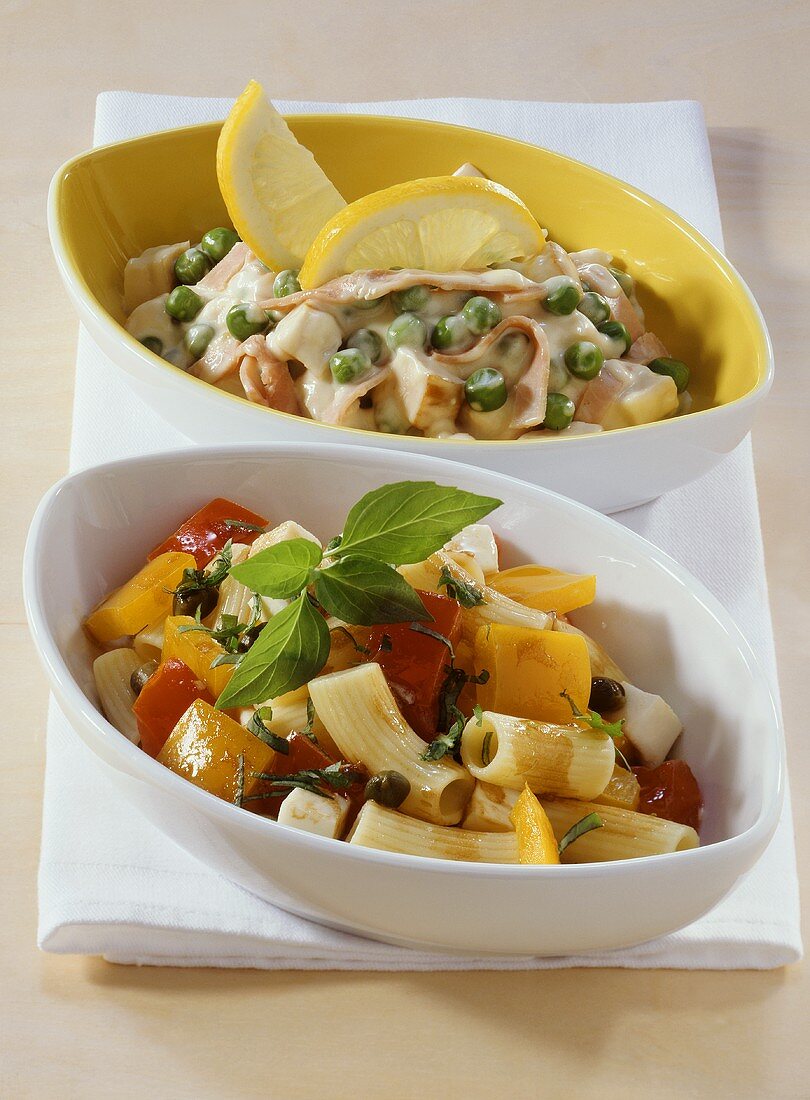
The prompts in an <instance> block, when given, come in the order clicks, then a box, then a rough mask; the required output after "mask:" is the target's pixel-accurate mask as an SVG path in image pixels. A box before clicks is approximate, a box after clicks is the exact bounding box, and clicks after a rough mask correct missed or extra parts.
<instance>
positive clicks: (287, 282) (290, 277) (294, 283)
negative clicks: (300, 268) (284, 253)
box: [273, 268, 301, 298]
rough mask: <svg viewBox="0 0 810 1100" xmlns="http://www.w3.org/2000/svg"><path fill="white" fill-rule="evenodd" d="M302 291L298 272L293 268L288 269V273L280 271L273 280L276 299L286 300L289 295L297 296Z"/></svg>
mask: <svg viewBox="0 0 810 1100" xmlns="http://www.w3.org/2000/svg"><path fill="white" fill-rule="evenodd" d="M300 289H301V284H300V283H299V282H298V272H297V271H293V270H292V268H287V269H286V271H279V273H278V275H276V277H275V279H274V280H273V297H274V298H286V297H287V295H288V294H297V293H298V291H299V290H300Z"/></svg>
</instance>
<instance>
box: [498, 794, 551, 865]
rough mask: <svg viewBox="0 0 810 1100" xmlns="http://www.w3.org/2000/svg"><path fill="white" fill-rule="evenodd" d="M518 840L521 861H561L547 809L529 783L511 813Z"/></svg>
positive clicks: (519, 859)
mask: <svg viewBox="0 0 810 1100" xmlns="http://www.w3.org/2000/svg"><path fill="white" fill-rule="evenodd" d="M509 816H510V817H511V819H512V824H513V825H514V826H515V832H516V834H517V842H518V861H519V862H520V863H559V862H560V852H559V848H558V847H557V838H556V837H555V836H554V830H553V829H552V828H551V822H550V821H549V819H548V817H547V816H546V811H545V810H544V809H543V807H542V806H541V805H540V802H539V801H538V799H537V797H536V796H535V795H534V794H533V793H532V791H531V790H530V789H529V785H528V783H527V784H526V786H525V787H524V788H523V791H522V792H521V793H520V794H519V795H518V800H517V802H516V803H515V805H514V807H513V809H512V812H511V814H510V815H509Z"/></svg>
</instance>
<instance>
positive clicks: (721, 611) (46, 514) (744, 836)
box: [23, 442, 786, 881]
mask: <svg viewBox="0 0 810 1100" xmlns="http://www.w3.org/2000/svg"><path fill="white" fill-rule="evenodd" d="M285 455H287V456H291V457H305V458H307V459H310V458H315V457H317V458H318V459H319V461H320V464H321V465H323V464H324V463H325V464H326V465H327V466H328V467H329V468H331V467H332V466H334V465H335V464H338V465H339V464H340V463H341V462H342V461H345V460H356V461H365V462H370V463H372V464H373V461H374V459H375V458H377V457H378V453H377V452H376V451H375V450H374V449H372V448H368V447H357V446H346V445H342V444H327V443H319V444H311V445H306V446H305V445H303V444H300V443H261V442H253V443H239V444H221V445H214V446H209V447H205V448H200V447H186V448H180V449H177V450H166V451H158V452H154V453H151V454H148V455H139V456H134V457H131V458H122V459H117V460H115V461H113V462H107V463H104V464H103V465H99V466H92V467H87V468H85V469H83V470H80V471H77V472H75V473H71V474H68V475H66V476H65V477H63V478H61V479H60V480H59V481H58V482H56V484H55V485H53V486H52V487H51V488H50V489H49V490H48V491H47V492H46V494H45V495H44V496H43V498H42V500H41V501H40V503H39V505H38V507H37V509H36V512H35V514H34V516H33V518H32V521H31V526H30V528H29V532H28V537H27V540H26V546H25V552H24V558H23V562H24V568H23V596H24V604H25V611H26V616H27V619H28V624H29V628H30V631H31V635H32V637H33V640H34V644H35V647H36V650H37V653H38V655H39V658H40V660H41V662H42V664H43V665H44V667H45V670H46V673H47V675H48V678H49V680H50V683H51V686H52V688H53V690H54V692H55V694H56V696H57V700H58V701H59V702H60V705H61V700H62V699H63V698H64V699H65V700H66V701H67V704H68V706H69V708H70V710H71V712H73V713H78V714H79V716H80V719H81V721H82V722H83V723H84V725H85V726H87V727H90V728H91V729H92V730H93V732H94V734H95V735H96V736H97V737H100V738H102V739H103V740H104V741H105V744H106V748H107V751H108V752H110V753H111V754H112V756H113V757H116V758H117V759H118V760H119V761H120V762H121V766H120V767H118V765H114V764H111V765H110V766H112V767H115V768H116V769H117V770H122V771H124V772H125V773H128V774H130V775H132V774H133V773H134V774H136V775H139V777H140V778H141V779H142V780H144V781H145V782H148V783H149V784H150V785H152V786H155V787H158V788H160V789H161V790H162V791H163V792H164V793H166V794H168V795H169V796H171V795H174V796H175V797H176V798H177V799H179V800H180V801H182V800H183V799H189V800H190V801H191V803H192V805H194V806H195V807H197V808H198V809H199V811H200V812H201V813H203V814H206V815H208V816H209V817H211V816H213V817H214V818H215V819H216V820H217V822H218V823H219V822H221V823H222V824H223V825H224V826H226V827H228V826H233V825H236V824H239V825H240V826H241V827H242V828H243V829H246V830H248V832H250V833H251V834H252V835H254V836H256V837H263V838H264V839H265V840H266V839H267V838H268V837H272V836H273V834H274V831H275V830H276V829H283V830H284V832H285V833H286V834H287V839H288V840H289V841H291V842H293V843H297V844H300V846H301V847H302V848H303V849H305V850H311V851H313V852H314V853H315V854H317V853H320V854H327V853H328V852H334V853H338V852H339V851H342V852H343V858H344V859H350V860H357V861H359V862H361V863H371V864H375V865H378V866H391V865H392V863H393V866H394V867H400V866H401V867H408V868H411V869H414V870H423V871H428V872H433V873H443V874H461V875H479V876H483V877H485V878H496V879H504V878H514V877H517V878H518V879H519V880H520V881H528V880H530V879H531V878H533V877H535V878H541V879H542V878H547V877H548V876H558V877H563V878H569V879H584V878H594V877H595V878H602V877H603V876H605V875H608V876H611V877H616V876H626V875H631V876H634V877H635V876H637V875H639V874H641V875H651V876H655V875H657V874H658V873H659V872H660V871H661V870H662V869H663V870H666V869H667V868H669V866H670V864H672V861H673V860H675V861H677V862H676V864H675V866H680V867H682V868H686V867H687V866H689V865H691V864H693V865H695V866H696V868H702V869H703V870H704V872H705V871H708V870H709V869H710V868H711V867H714V866H715V865H718V864H719V863H725V862H726V861H729V860H737V861H739V860H742V861H743V862H744V861H745V860H746V859H750V863H749V864H748V866H750V864H751V863H753V861H754V860H755V859H756V858H758V856H759V854H760V853H761V851H762V850H764V847H765V845H766V844H767V842H768V840H769V839H770V837H771V836H772V835H773V832H774V831H775V829H776V826H777V823H778V821H779V816H780V813H781V809H782V803H783V799H784V791H785V781H786V780H785V776H786V756H785V737H784V729H783V724H782V717H781V711H780V708H779V705H778V702H777V699H776V695H775V690H774V686H773V685H772V683H771V680H770V678H769V677H768V676H767V674H766V672H765V669H764V668H763V666H762V665H761V663H760V661H759V660H758V658H757V657H756V655H755V654H754V652H753V650H752V649H751V646H750V645H749V643H748V640H747V638H746V637H745V635H744V634H743V633H742V631H741V629H740V628H739V627H738V626H737V624H736V622H735V621H734V620H733V618H732V617H731V615H730V613H729V612H728V611H727V610H726V609H725V608H724V607H723V605H722V604H721V603H720V601H719V600H718V599H717V598H716V597H715V596H714V595H712V593H711V592H709V590H708V589H707V588H706V587H705V586H704V585H703V584H702V583H701V582H700V581H699V580H697V578H695V577H694V576H693V575H692V574H691V573H689V571H688V570H686V569H684V568H683V567H682V566H681V565H679V564H678V562H676V561H675V560H674V559H673V558H671V557H670V556H669V555H668V554H667V553H666V552H665V551H663V550H660V549H659V548H658V547H657V546H655V545H654V544H653V543H651V542H649V541H648V540H647V539H645V538H644V537H643V536H641V535H639V534H637V533H636V532H635V531H632V530H630V529H629V528H627V527H625V526H624V525H623V524H621V523H619V522H618V521H616V520H614V519H612V518H611V517H609V516H605V515H603V514H602V513H600V512H597V511H595V510H594V509H592V508H589V507H587V506H586V505H584V504H580V503H578V502H577V501H574V500H570V499H569V498H567V497H564V496H562V495H561V494H559V493H555V492H553V491H551V490H549V489H544V488H541V487H539V486H536V485H532V484H531V483H528V482H525V481H521V480H520V479H518V478H514V477H511V476H509V475H507V474H501V473H496V472H495V471H489V470H484V471H481V472H482V473H483V474H484V475H485V476H487V477H490V478H492V479H494V481H496V482H498V483H501V484H503V485H504V487H505V489H506V490H507V491H508V489H509V488H510V487H512V486H516V487H517V488H518V489H519V490H520V491H521V492H525V491H526V490H529V492H530V493H531V495H532V496H534V497H536V498H537V499H538V502H539V503H540V502H542V501H543V499H545V500H547V501H549V500H550V501H552V502H553V503H554V504H555V505H557V506H560V505H562V507H563V510H564V511H568V512H569V513H570V514H572V515H577V514H578V515H581V516H584V517H586V519H587V522H588V523H591V524H592V525H593V526H594V528H595V529H597V530H598V529H603V530H610V531H613V532H614V533H615V532H616V531H620V532H621V534H622V537H623V538H625V539H626V542H627V543H628V544H629V547H630V548H631V549H633V550H635V551H636V552H637V553H638V554H639V555H641V556H644V557H648V558H649V559H650V560H651V561H652V562H653V564H654V565H655V566H656V567H657V568H659V569H662V570H663V571H664V572H666V573H669V574H670V575H671V576H672V577H673V578H674V579H675V580H677V581H678V582H679V583H680V584H681V585H683V586H684V587H685V588H687V589H688V591H689V592H690V594H691V596H692V598H693V599H695V600H697V601H698V603H699V604H701V605H702V606H703V607H704V609H705V610H706V611H708V613H709V614H710V615H711V616H712V617H713V618H714V619H715V620H716V621H717V622H718V624H719V625H720V626H721V627H722V629H723V631H724V633H725V634H726V636H727V637H728V639H729V643H730V644H731V645H733V646H735V647H736V649H737V650H738V652H739V653H740V655H741V656H742V658H743V661H744V663H745V665H746V666H747V668H748V670H749V671H750V673H751V677H752V679H753V681H754V682H755V683H756V684H757V686H758V688H759V690H760V691H761V692H762V693H763V700H764V701H765V702H766V703H767V705H768V710H769V713H770V716H771V718H772V722H771V723H770V724H769V731H770V737H771V744H770V745H769V746H768V751H769V752H773V753H774V761H773V763H774V769H773V781H772V784H771V786H770V787H769V788H765V789H764V790H763V795H762V805H761V807H760V810H759V813H758V815H757V817H756V819H755V820H754V821H753V822H752V823H751V825H749V826H748V828H747V829H744V830H743V831H742V832H741V833H737V834H736V835H734V836H732V837H727V838H725V839H724V840H719V841H716V842H715V843H713V844H708V845H706V846H705V847H702V846H701V847H698V848H694V849H689V850H687V851H681V852H672V853H665V854H662V855H655V856H649V857H646V858H645V859H636V860H633V859H628V860H616V861H613V862H608V863H581V864H560V865H555V866H526V865H520V866H519V867H517V866H515V865H512V864H497V863H465V862H461V861H453V860H443V859H437V858H435V857H432V856H414V855H408V854H405V853H400V852H384V851H379V850H376V849H373V848H362V847H360V846H359V845H356V846H355V845H351V844H347V843H346V842H345V841H341V840H334V839H332V838H328V837H321V836H316V835H314V834H312V833H307V832H304V831H303V830H300V829H295V828H292V827H291V826H286V825H281V824H279V823H278V822H276V821H273V820H272V819H268V818H263V817H261V816H259V815H258V814H254V813H251V812H250V811H249V810H246V809H244V808H242V807H240V806H236V805H233V804H231V803H228V802H225V801H224V800H223V799H221V798H219V797H217V796H216V795H213V794H210V793H209V792H208V791H205V790H203V789H202V788H201V787H197V786H195V785H194V784H193V783H190V782H189V781H188V780H186V779H184V778H183V777H182V776H180V775H177V774H176V773H174V772H173V771H171V770H170V769H168V768H166V767H164V766H163V765H162V764H160V763H158V761H157V760H156V759H153V758H152V757H151V756H149V755H148V754H147V753H145V752H143V750H142V749H140V748H139V747H138V746H137V745H135V744H133V743H132V742H131V741H129V740H128V738H127V737H125V736H124V734H122V733H121V732H120V731H119V730H118V729H116V728H115V727H114V726H113V725H112V724H111V723H110V722H109V721H108V720H107V719H106V718H105V717H104V715H103V714H102V712H101V711H100V710H99V709H97V708H96V707H95V706H94V705H93V703H91V701H90V700H89V699H88V698H87V696H86V695H85V694H84V692H83V691H82V689H81V687H80V686H79V684H78V683H77V681H76V680H75V678H74V677H73V674H72V673H71V671H70V669H69V668H68V666H67V664H66V662H65V659H64V658H63V656H62V654H61V652H60V649H59V646H58V645H57V643H56V641H55V639H54V637H53V635H52V633H51V630H50V628H49V626H48V619H47V614H46V612H45V610H44V607H43V600H42V594H41V587H40V570H39V566H40V561H41V557H42V542H43V539H44V538H45V536H46V535H47V533H48V527H49V523H50V522H51V516H52V513H53V510H54V506H55V504H56V500H57V498H58V497H59V495H60V494H61V493H63V492H65V491H67V490H69V489H70V488H71V487H72V486H75V485H81V483H82V482H93V481H94V480H106V479H110V478H113V479H114V478H115V476H116V474H117V472H119V471H121V470H122V469H124V468H127V467H133V466H134V467H140V468H144V467H148V466H150V465H161V464H165V463H166V462H179V463H183V462H189V461H194V462H211V461H216V462H220V463H223V464H224V463H227V462H229V461H232V460H233V459H234V458H248V459H254V460H258V459H260V458H266V459H269V458H272V457H274V456H276V457H279V458H281V457H283V456H285ZM390 455H391V456H392V457H393V458H394V459H401V460H403V461H404V462H406V463H410V464H411V466H412V467H416V468H417V469H418V468H419V467H421V468H423V469H424V470H425V473H426V474H427V475H429V474H431V473H432V475H433V476H434V477H435V476H440V477H448V478H450V477H452V475H453V473H454V471H456V470H457V471H459V472H461V471H462V470H463V471H464V472H465V473H468V472H469V468H468V467H467V466H464V465H463V464H462V463H459V462H451V461H448V460H446V459H443V458H433V457H431V456H423V455H415V454H413V453H410V452H407V451H401V452H396V451H394V452H390ZM386 457H388V455H386ZM406 472H407V473H410V472H411V471H406ZM63 713H64V709H63ZM66 717H67V716H66ZM67 720H68V721H70V720H69V719H67ZM74 732H75V731H74ZM79 736H80V737H82V740H85V743H87V740H86V739H85V738H84V737H83V736H82V735H81V734H79ZM88 747H89V748H90V750H91V752H93V754H94V755H95V756H101V753H100V752H99V751H98V750H97V748H96V747H95V746H94V745H92V744H90V745H89V746H88ZM105 763H109V762H108V761H105ZM324 846H326V847H324ZM338 846H339V847H338ZM752 856H753V859H751V857H752ZM687 861H689V862H687Z"/></svg>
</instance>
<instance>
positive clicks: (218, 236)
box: [200, 225, 240, 264]
mask: <svg viewBox="0 0 810 1100" xmlns="http://www.w3.org/2000/svg"><path fill="white" fill-rule="evenodd" d="M239 240H240V237H239V234H238V233H236V232H234V230H233V229H226V228H225V226H224V225H219V226H217V228H216V229H209V230H208V232H207V233H204V234H203V239H202V240H201V241H200V248H201V249H202V250H203V252H204V253H205V254H206V256H208V258H209V259H210V260H212V261H213V263H215V264H218V263H219V261H220V260H224V259H225V257H226V256H227V255H228V253H229V252H230V250H231V249H232V248H233V246H234V245H235V244H238V243H239Z"/></svg>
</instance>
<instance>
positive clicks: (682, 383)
mask: <svg viewBox="0 0 810 1100" xmlns="http://www.w3.org/2000/svg"><path fill="white" fill-rule="evenodd" d="M648 366H649V368H650V370H651V371H653V373H655V374H667V375H669V377H670V378H671V379H672V381H673V382H674V383H675V386H676V388H677V390H678V393H683V391H684V390H685V389H686V387H687V386H688V385H689V367H687V365H686V363H684V362H682V361H681V360H680V359H669V358H667V357H666V356H662V357H661V358H659V359H653V361H652V362H651V363H649V364H648Z"/></svg>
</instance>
